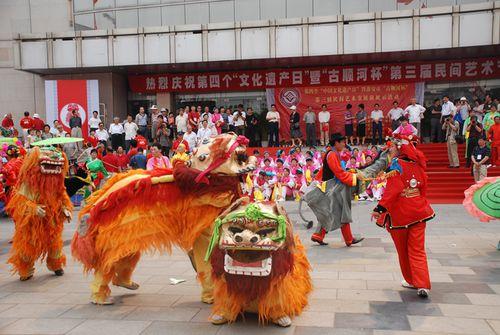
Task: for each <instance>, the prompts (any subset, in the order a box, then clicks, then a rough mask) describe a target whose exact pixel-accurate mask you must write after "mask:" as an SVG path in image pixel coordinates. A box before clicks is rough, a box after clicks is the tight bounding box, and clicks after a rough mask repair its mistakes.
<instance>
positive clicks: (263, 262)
mask: <svg viewBox="0 0 500 335" xmlns="http://www.w3.org/2000/svg"><path fill="white" fill-rule="evenodd" d="M209 258H210V261H211V264H212V269H213V276H212V277H213V280H214V285H215V289H214V306H213V314H212V316H211V318H210V320H211V322H212V323H213V324H224V323H226V322H233V321H235V320H236V318H237V317H238V315H239V314H242V313H244V312H252V313H257V314H258V316H259V321H260V322H268V321H271V322H273V323H275V324H277V325H279V326H282V327H288V326H290V325H291V317H293V316H296V315H299V314H300V313H301V312H302V309H303V308H304V307H305V306H306V305H307V296H308V294H309V292H310V291H311V289H312V285H311V277H310V274H309V271H310V265H309V261H308V260H307V257H306V255H305V251H304V247H303V246H302V244H301V243H300V240H299V237H298V236H297V235H295V236H294V234H293V230H292V224H291V222H290V220H289V219H288V217H287V215H286V213H285V212H284V210H283V209H282V208H281V207H280V206H279V205H276V203H274V202H255V203H250V202H249V199H248V198H246V197H245V198H241V199H239V200H237V201H236V202H235V203H233V204H232V205H231V206H230V207H229V208H228V209H227V210H226V211H225V212H224V213H223V214H221V215H220V216H219V218H217V220H216V221H215V226H214V232H213V235H212V239H211V241H210V245H209V248H208V250H207V254H206V260H208V259H209Z"/></svg>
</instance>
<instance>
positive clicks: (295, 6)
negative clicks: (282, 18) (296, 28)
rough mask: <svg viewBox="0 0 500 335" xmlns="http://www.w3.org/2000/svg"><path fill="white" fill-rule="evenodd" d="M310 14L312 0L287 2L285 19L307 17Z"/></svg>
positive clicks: (289, 0)
mask: <svg viewBox="0 0 500 335" xmlns="http://www.w3.org/2000/svg"><path fill="white" fill-rule="evenodd" d="M312 12H313V10H312V0H287V3H286V17H307V16H312Z"/></svg>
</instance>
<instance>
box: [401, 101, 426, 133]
mask: <svg viewBox="0 0 500 335" xmlns="http://www.w3.org/2000/svg"><path fill="white" fill-rule="evenodd" d="M424 112H425V108H424V107H423V106H422V105H419V104H417V99H415V98H411V100H410V105H409V106H408V107H406V109H405V115H407V117H408V119H409V121H410V123H411V125H412V126H414V127H415V128H417V130H418V135H417V136H420V134H421V132H420V121H421V120H422V119H423V118H424Z"/></svg>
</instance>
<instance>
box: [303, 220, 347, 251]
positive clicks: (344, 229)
mask: <svg viewBox="0 0 500 335" xmlns="http://www.w3.org/2000/svg"><path fill="white" fill-rule="evenodd" d="M340 231H341V232H342V237H343V238H344V242H345V245H347V246H350V245H351V244H352V240H353V239H354V238H353V237H352V232H351V225H350V224H349V223H343V224H342V225H341V226H340ZM325 236H326V230H325V229H324V228H321V230H320V231H319V232H316V233H314V234H313V236H312V237H313V238H315V239H317V240H320V241H323V239H324V238H325Z"/></svg>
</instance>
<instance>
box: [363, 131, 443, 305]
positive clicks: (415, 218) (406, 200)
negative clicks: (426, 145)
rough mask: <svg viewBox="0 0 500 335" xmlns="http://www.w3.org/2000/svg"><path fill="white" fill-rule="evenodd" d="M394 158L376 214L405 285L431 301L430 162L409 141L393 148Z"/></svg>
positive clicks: (432, 213) (431, 215)
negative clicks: (389, 239) (427, 245)
mask: <svg viewBox="0 0 500 335" xmlns="http://www.w3.org/2000/svg"><path fill="white" fill-rule="evenodd" d="M390 150H391V152H392V155H393V156H394V158H393V160H392V162H391V165H390V167H389V172H388V173H387V186H386V189H385V191H384V194H383V196H382V199H381V200H380V201H379V203H378V205H377V207H376V208H375V209H374V211H373V217H374V218H375V219H376V220H377V224H378V225H380V226H382V227H386V229H387V230H388V231H389V233H390V234H391V237H392V239H393V241H394V245H395V247H396V250H397V252H398V257H399V265H400V268H401V272H402V274H403V278H404V280H403V281H402V283H401V285H402V286H403V287H406V288H411V289H416V290H417V294H418V296H420V297H423V298H427V297H428V296H429V290H430V288H431V282H430V278H429V269H428V267H427V255H426V253H425V227H426V222H427V221H429V220H431V219H432V218H434V216H435V214H434V210H433V209H432V208H431V206H430V204H429V201H427V198H426V196H425V195H426V190H427V174H426V173H425V169H426V158H425V156H424V154H423V153H422V152H421V151H420V150H417V149H416V148H415V146H414V145H413V144H412V143H411V142H409V141H408V140H407V139H405V138H403V140H402V141H401V142H400V143H397V144H396V143H394V144H392V146H391V149H390Z"/></svg>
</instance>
